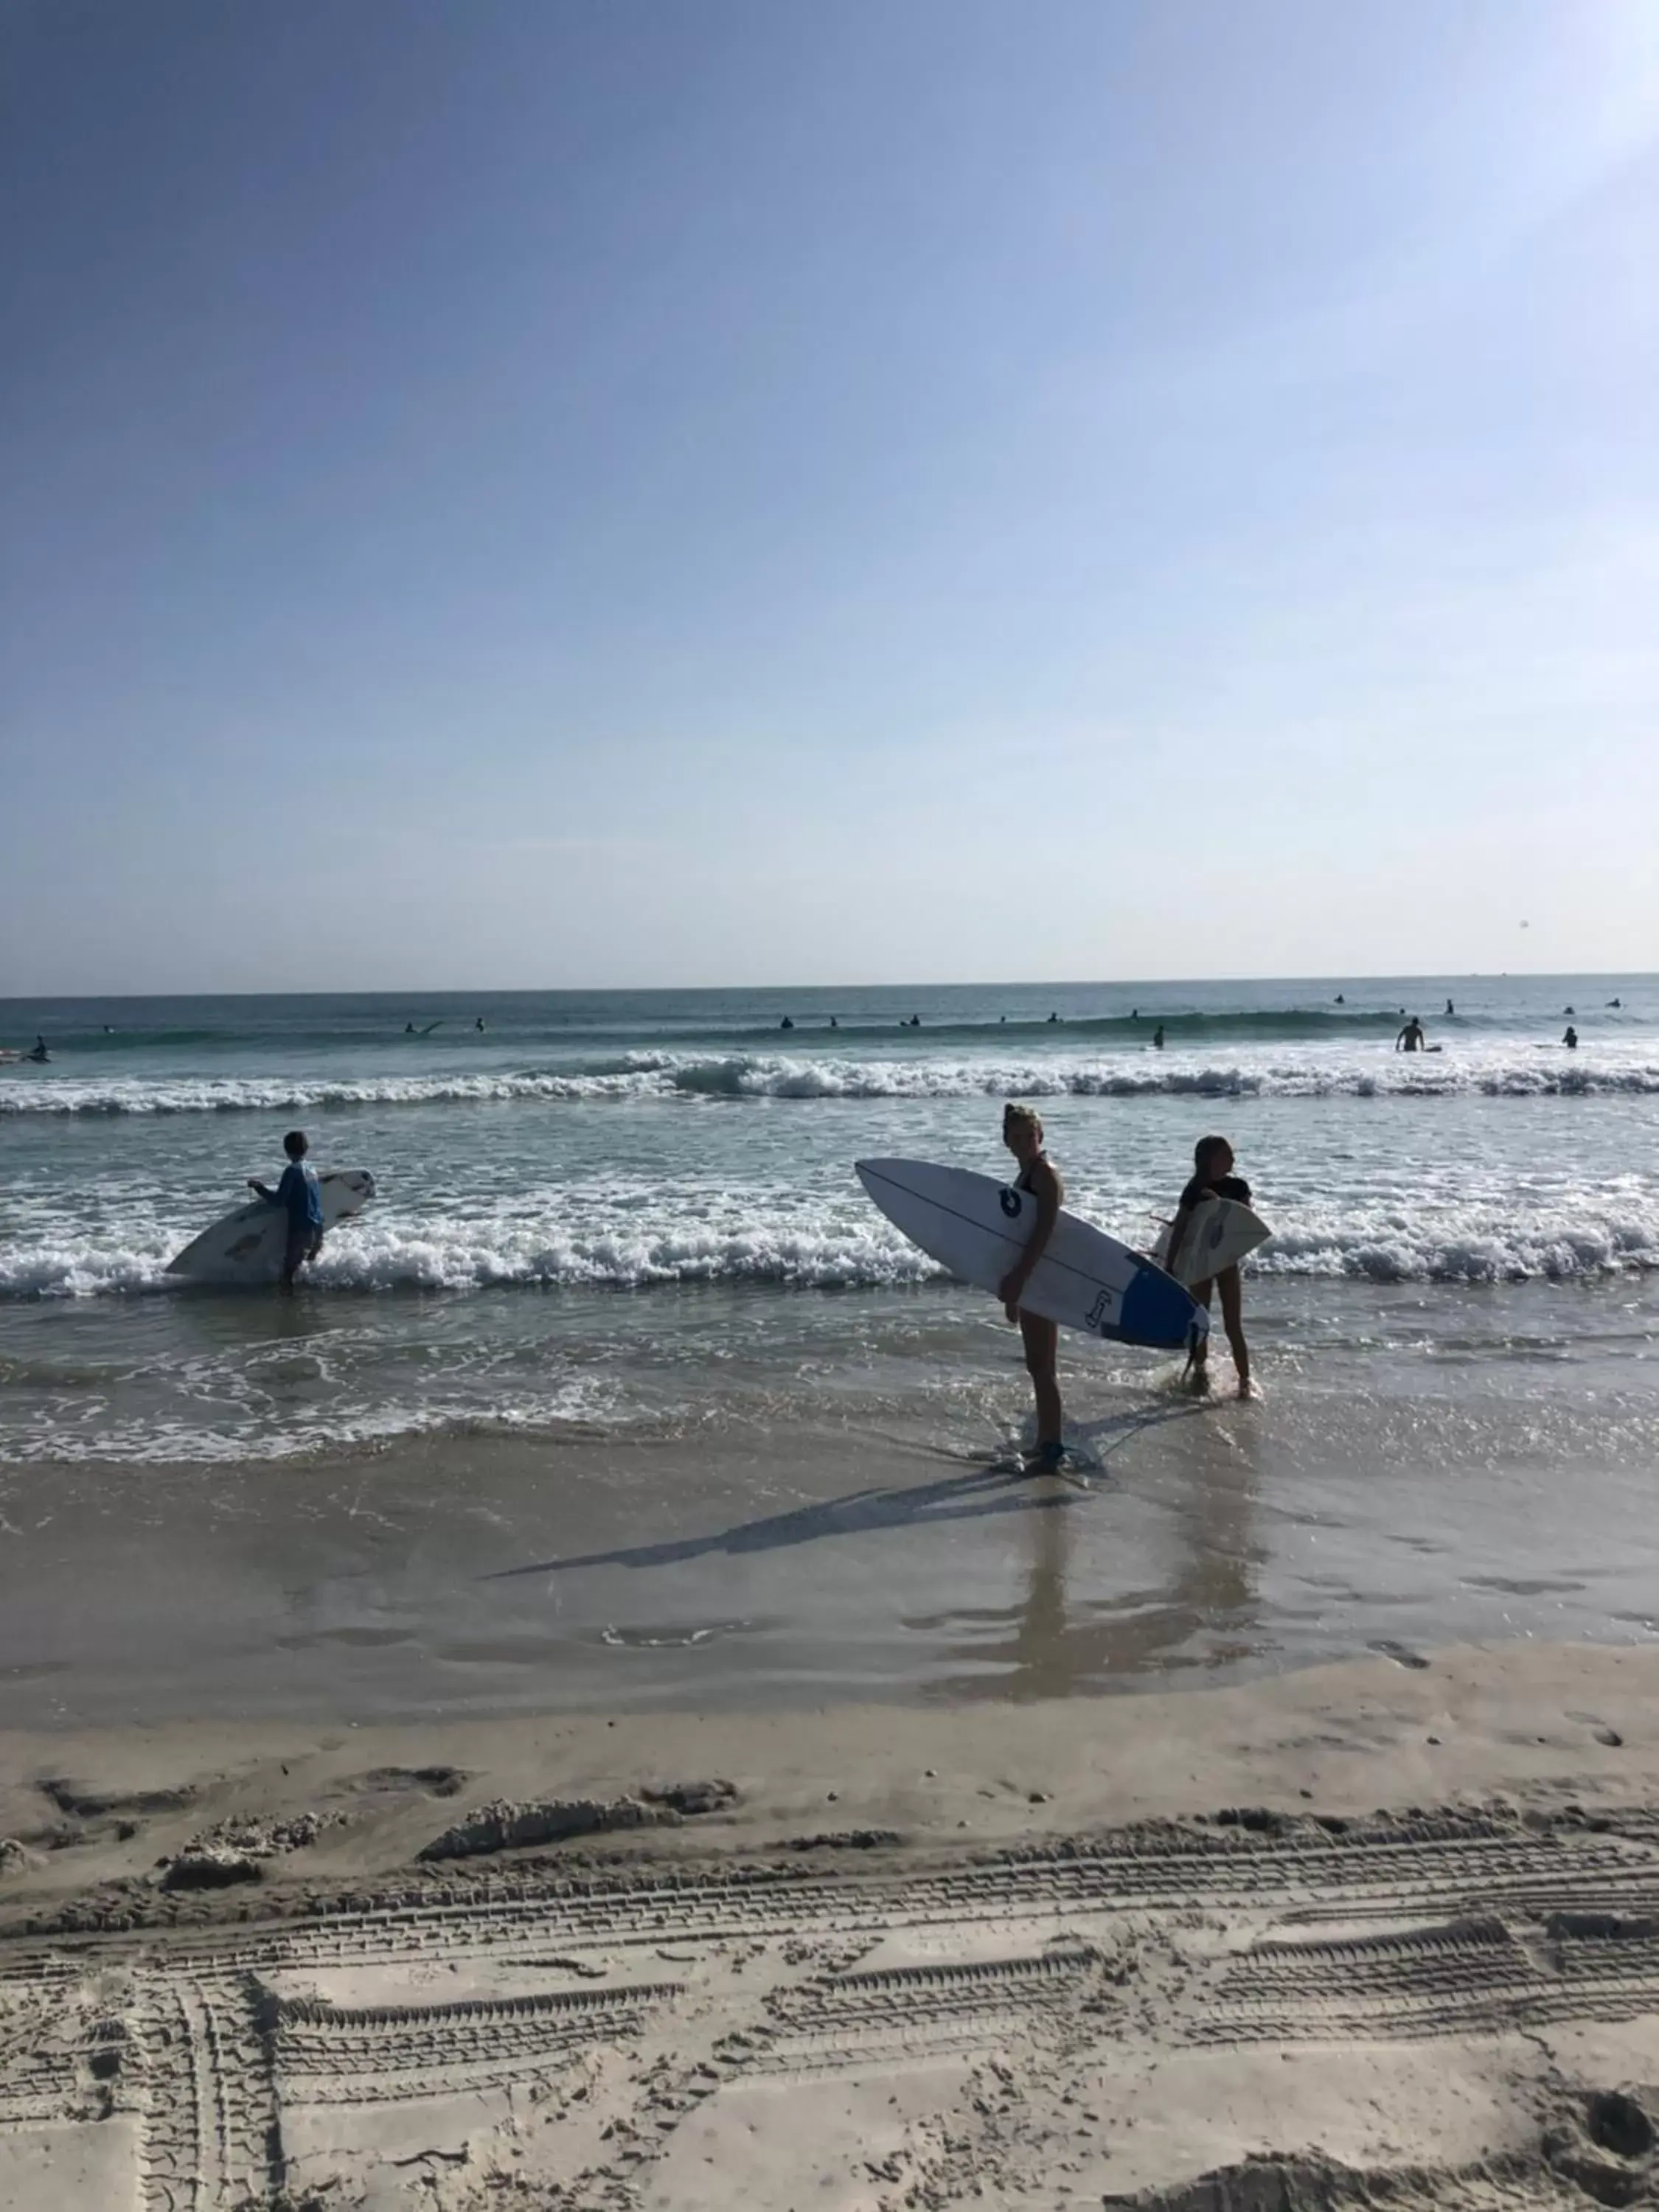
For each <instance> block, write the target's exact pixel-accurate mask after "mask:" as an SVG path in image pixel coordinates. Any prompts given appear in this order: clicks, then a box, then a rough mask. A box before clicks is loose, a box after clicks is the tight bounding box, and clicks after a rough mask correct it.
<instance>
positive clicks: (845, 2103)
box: [0, 1644, 1659, 2212]
mask: <svg viewBox="0 0 1659 2212" xmlns="http://www.w3.org/2000/svg"><path fill="white" fill-rule="evenodd" d="M1655 1711H1659V1651H1655V1650H1641V1651H1633V1650H1607V1649H1599V1648H1590V1647H1560V1646H1557V1647H1549V1646H1543V1645H1535V1644H1534V1645H1526V1646H1510V1647H1504V1648H1502V1649H1486V1650H1449V1651H1445V1652H1439V1653H1436V1654H1433V1655H1431V1656H1430V1657H1429V1659H1428V1661H1427V1663H1425V1664H1419V1665H1417V1666H1410V1667H1408V1666H1404V1665H1401V1664H1398V1663H1395V1662H1391V1661H1389V1660H1388V1659H1385V1658H1382V1657H1375V1658H1372V1659H1370V1660H1368V1661H1365V1662H1355V1663H1351V1664H1346V1665H1343V1666H1339V1667H1327V1668H1312V1669H1307V1670H1301V1671H1297V1672H1296V1673H1293V1674H1286V1675H1282V1676H1279V1677H1276V1678H1273V1679H1272V1680H1262V1681H1256V1682H1254V1683H1250V1684H1248V1685H1243V1686H1236V1687H1229V1688H1218V1689H1210V1690H1206V1691H1200V1692H1151V1693H1148V1695H1146V1696H1145V1697H1142V1698H1138V1699H1117V1700H1106V1701H1091V1700H1083V1699H1063V1700H1055V1701H1052V1702H1050V1703H1047V1704H1036V1705H1030V1706H1025V1707H1022V1708H1018V1709H1016V1708H1011V1707H1007V1706H1003V1707H987V1708H978V1709H960V1708H958V1709H942V1708H927V1707H923V1708H920V1709H918V1708H914V1707H913V1708H908V1709H904V1708H894V1707H891V1706H880V1707H876V1708H868V1707H865V1708H859V1707H843V1708H836V1709H830V1710H825V1711H821V1712H817V1713H811V1714H791V1715H785V1716H781V1715H765V1714H761V1715H754V1714H750V1715H743V1714H735V1713H730V1714H721V1715H712V1716H703V1717H687V1716H684V1715H676V1716H653V1715H637V1714H636V1715H617V1716H613V1717H610V1718H609V1719H605V1718H601V1717H598V1716H575V1717H565V1718H562V1719H558V1720H550V1719H547V1718H541V1719H531V1718H529V1717H509V1718H507V1719H503V1720H496V1721H482V1720H471V1721H469V1720H457V1719H449V1720H440V1721H434V1722H432V1723H428V1724H421V1723H397V1724H395V1725H385V1726H377V1727H372V1728H362V1729H343V1730H322V1729H316V1728H309V1727H304V1726H300V1725H297V1724H289V1725H281V1724H277V1723H265V1724H261V1725H259V1726H258V1727H256V1728H253V1729H232V1728H229V1727H227V1726H224V1725H222V1724H213V1723H199V1724H196V1725H191V1724H190V1723H178V1724H175V1725H173V1726H172V1727H170V1728H167V1729H149V1730H141V1731H137V1732H134V1731H126V1730H122V1731H108V1730H106V1731H79V1732H69V1733H64V1732H58V1731H46V1732H41V1733H34V1732H30V1733H23V1732H18V1731H10V1732H7V1733H6V1734H4V1735H0V1832H13V1833H15V1831H16V1830H17V1829H18V1828H19V1827H21V1826H26V1825H27V1821H28V1820H29V1819H30V1818H31V1817H32V1818H33V1820H35V1822H36V1823H37V1828H36V1831H35V1839H34V1841H33V1843H30V1844H25V1845H24V1847H23V1848H24V1850H25V1852H26V1853H27V1857H25V1858H24V1859H23V1860H21V1863H20V1862H19V1860H18V1858H17V1855H16V1854H15V1852H13V1853H8V1854H7V1857H8V1860H9V1870H7V1871H6V1872H5V1873H4V1874H3V1877H0V2006H3V2008H5V2012H6V2016H7V2019H8V2021H9V2024H10V2027H11V2029H12V2038H11V2041H10V2044H9V2047H8V2048H6V2049H5V2050H4V2051H0V2207H3V2208H4V2212H106V2208H107V2207H108V2206H111V2205H113V2204H116V2203H126V2202H129V2201H132V2202H142V2203H145V2204H148V2203H150V2202H151V2201H152V2199H153V2201H155V2202H157V2203H164V2202H167V2201H168V2197H169V2194H171V2197H172V2201H174V2202H190V2203H194V2204H196V2205H197V2206H199V2207H201V2208H203V2212H236V2208H239V2207H241V2206H244V2205H248V2204H270V2205H272V2206H274V2205H276V2204H278V2203H281V2204H284V2205H289V2206H295V2205H301V2206H307V2207H313V2206H314V2207H321V2208H325V2212H331V2208H333V2207H335V2206H337V2205H351V2206H359V2207H362V2208H365V2212H368V2208H374V2212H402V2208H404V2207H406V2206H413V2205H416V2204H420V2205H425V2206H433V2205H435V2206H438V2207H441V2208H444V2212H485V2208H495V2207H499V2206H501V2205H503V2204H505V2205H507V2206H511V2207H515V2208H519V2212H530V2208H532V2207H537V2208H548V2207H555V2206H556V2207H558V2208H560V2212H605V2208H622V2207H624V2206H626V2207H634V2208H638V2212H692V2208H696V2209H697V2212H701V2208H703V2207H705V2206H706V2207H708V2212H715V2208H716V2207H717V2206H721V2205H724V2206H729V2205H730V2204H731V2203H737V2202H741V2203H743V2204H744V2206H745V2208H749V2207H755V2208H757V2212H790V2208H792V2207H796V2206H799V2204H801V2203H805V2202H808V2201H810V2202H811V2203H815V2204H817V2203H825V2204H829V2205H834V2206H836V2207H841V2208H848V2212H854V2208H858V2209H859V2212H898V2209H899V2208H900V2207H902V2206H904V2205H906V2204H917V2205H920V2204H926V2205H927V2206H929V2207H932V2208H936V2212H948V2208H955V2207H957V2206H963V2207H965V2206H967V2205H969V2204H975V2205H979V2204H983V2203H986V2202H991V2203H1013V2202H1021V2201H1030V2202H1031V2203H1034V2204H1041V2205H1043V2206H1056V2207H1057V2206H1059V2205H1061V2204H1065V2203H1070V2202H1073V2201H1076V2202H1079V2203H1107V2204H1124V2205H1135V2206H1139V2207H1145V2208H1147V2212H1224V2208H1233V2207H1237V2206H1240V2205H1245V2206H1249V2207H1252V2208H1255V2207H1258V2206H1262V2207H1266V2206H1271V2207H1273V2208H1275V2212H1278V2208H1285V2212H1297V2208H1302V2207H1306V2208H1308V2212H1313V2208H1315V2207H1318V2208H1330V2207H1341V2206H1344V2205H1347V2204H1350V2203H1352V2204H1354V2205H1355V2206H1358V2205H1361V2204H1364V2203H1375V2202H1376V2201H1379V2199H1383V2200H1385V2201H1387V2202H1389V2203H1390V2204H1391V2205H1394V2206H1395V2207H1401V2208H1407V2212H1430V2208H1434V2212H1441V2208H1443V2212H1454V2208H1455V2212H1466V2208H1468V2207H1472V2206H1485V2205H1486V2204H1488V2203H1490V2204H1492V2205H1494V2206H1495V2205H1497V2204H1498V2203H1500V2202H1501V2203H1504V2204H1505V2205H1522V2206H1528V2207H1531V2206H1537V2207H1539V2208H1544V2207H1550V2208H1562V2212H1565V2208H1567V2207H1571V2206H1580V2205H1584V2204H1587V2203H1589V2202H1591V2201H1592V2200H1595V2201H1600V2202H1602V2203H1633V2202H1638V2201H1648V2193H1649V2189H1650V2180H1651V2179H1652V2172H1651V2169H1652V2166H1653V2155H1652V2148H1651V2144H1652V2125H1651V2118H1652V2117H1659V2093H1656V2092H1655V2090H1653V2089H1650V2088H1648V2087H1644V2085H1646V2084H1659V1947H1656V1945H1655V1944H1654V1943H1653V1942H1652V1941H1651V1936H1650V1931H1651V1929H1652V1927H1653V1925H1654V1920H1655V1907H1656V1905H1659V1809H1656V1808H1659V1728H1656V1727H1655V1724H1654V1722H1653V1715H1654V1713H1655ZM448 1770H455V1771H448ZM691 1784H703V1785H705V1787H704V1789H703V1790H702V1792H701V1793H698V1792H697V1791H696V1790H691V1789H690V1787H689V1785H691ZM715 1784H730V1785H731V1787H732V1791H733V1792H734V1793H735V1794H733V1795H731V1796H727V1795H726V1794H725V1793H724V1792H723V1791H722V1790H720V1789H719V1788H717V1787H715V1786H714V1785H715ZM43 1785H50V1786H49V1787H43ZM674 1785H678V1791H675V1794H676V1795H677V1796H678V1802H679V1803H680V1804H681V1805H682V1806H684V1808H686V1809H685V1810H684V1811H683V1812H682V1813H681V1814H679V1815H678V1817H677V1818H676V1817H670V1818H666V1819H665V1820H664V1821H663V1823H662V1824H661V1825H656V1824H653V1825H638V1824H634V1823H631V1822H630V1823H629V1824H628V1825H624V1826H621V1827H619V1828H617V1829H616V1830H615V1831H614V1832H607V1833H597V1834H596V1833H593V1832H585V1833H584V1832H575V1833H574V1834H573V1835H572V1838H571V1840H570V1841H569V1842H568V1844H563V1845H550V1844H545V1843H544V1844H542V1845H541V1846H539V1847H537V1848H532V1849H528V1850H501V1851H497V1852H493V1853H488V1854H484V1855H482V1856H474V1857H463V1858H459V1859H456V1858H441V1859H438V1860H433V1859H431V1858H426V1859H422V1857H419V1856H418V1855H419V1854H420V1853H422V1851H423V1850H428V1851H429V1850H430V1848H431V1846H432V1844H433V1843H434V1841H435V1838H438V1837H439V1836H440V1835H441V1834H442V1833H443V1832H444V1831H445V1830H447V1829H453V1828H457V1827H460V1828H463V1829H466V1828H467V1826H468V1822H467V1816H468V1815H469V1814H471V1813H472V1812H473V1811H475V1810H476V1809H477V1808H481V1807H485V1806H488V1805H489V1803H490V1802H491V1801H492V1800H497V1799H501V1798H514V1799H517V1800H518V1801H519V1802H520V1808H522V1806H523V1804H524V1802H525V1801H526V1799H533V1800H535V1801H536V1802H539V1803H540V1804H541V1805H542V1806H543V1807H544V1808H549V1807H563V1808H566V1809H567V1810H568V1809H570V1808H574V1807H577V1806H579V1805H581V1804H584V1803H594V1804H597V1803H602V1802H605V1801H606V1800H611V1801H612V1802H614V1801H615V1800H616V1799H617V1798H618V1797H623V1798H629V1799H631V1800H632V1802H634V1803H635V1806H645V1805H647V1804H648V1803H649V1802H650V1800H649V1799H648V1798H647V1796H646V1795H645V1793H646V1792H647V1791H648V1790H657V1791H661V1790H671V1791H673V1790H674ZM699 1805H706V1806H707V1807H708V1810H706V1811H699V1810H698V1809H696V1808H697V1807H698V1806H699ZM664 1809H665V1811H667V1812H668V1813H670V1814H671V1809H672V1808H664ZM306 1815H312V1816H315V1817H317V1818H319V1820H320V1821H321V1825H320V1826H317V1827H316V1828H315V1829H314V1830H312V1829H309V1828H307V1826H306V1825H305V1816H306ZM337 1815H343V1818H337V1817H335V1816H337ZM495 1817H496V1819H497V1820H498V1821H499V1820H500V1819H501V1814H500V1812H499V1810H498V1811H497V1814H496V1815H495ZM284 1823H287V1824H289V1825H288V1828H287V1831H286V1832H287V1834H288V1836H289V1838H293V1837H295V1836H298V1837H301V1838H307V1837H308V1838H309V1839H308V1840H301V1841H299V1842H298V1843H297V1844H295V1847H294V1848H291V1849H289V1850H278V1851H276V1854H275V1855H274V1856H272V1857H269V1858H266V1859H258V1858H257V1857H255V1858H254V1859H253V1865H254V1871H253V1873H252V1875H248V1876H247V1877H246V1878H244V1879H240V1880H236V1881H229V1882H228V1883H227V1884H226V1886H223V1887H217V1886H216V1887H194V1886H191V1887H168V1886H167V1884H168V1881H169V1877H168V1876H167V1874H166V1872H165V1870H164V1868H163V1866H162V1865H161V1864H160V1863H158V1862H173V1863H177V1855H178V1854H179V1853H180V1852H181V1851H185V1847H186V1845H187V1844H189V1842H190V1839H191V1838H192V1837H199V1836H203V1835H204V1834H205V1835H207V1836H209V1837H210V1838H213V1837H216V1838H218V1839H219V1840H218V1843H217V1845H216V1848H218V1849H219V1850H221V1851H222V1852H223V1851H226V1850H232V1849H234V1846H233V1845H228V1844H226V1842H225V1840H224V1839H225V1838H227V1837H228V1836H232V1835H240V1838H241V1839H242V1844H243V1845H244V1846H246V1843H247V1839H248V1838H250V1837H252V1835H253V1834H254V1832H255V1831H256V1830H257V1829H258V1828H260V1827H263V1830H264V1836H265V1838H266V1840H267V1842H270V1841H271V1840H272V1839H277V1840H280V1839H281V1837H282V1834H283V1824H284ZM123 1827H126V1828H128V1829H129V1830H130V1831H131V1832H128V1833H126V1834H125V1835H123V1834H122V1833H120V1832H119V1831H120V1830H121V1829H122V1828H123ZM46 1828H51V1829H53V1830H55V1831H56V1842H57V1847H56V1848H55V1849H54V1848H50V1844H49V1839H48V1838H47V1836H46V1834H45V1833H44V1832H42V1830H43V1829H46ZM76 1832H78V1839H77V1837H76ZM186 1856H188V1854H186ZM1644 2130H1645V2131H1646V2132H1645V2133H1644ZM158 2189H159V2190H160V2191H161V2194H160V2195H156V2194H155V2192H156V2191H157V2190H158Z"/></svg>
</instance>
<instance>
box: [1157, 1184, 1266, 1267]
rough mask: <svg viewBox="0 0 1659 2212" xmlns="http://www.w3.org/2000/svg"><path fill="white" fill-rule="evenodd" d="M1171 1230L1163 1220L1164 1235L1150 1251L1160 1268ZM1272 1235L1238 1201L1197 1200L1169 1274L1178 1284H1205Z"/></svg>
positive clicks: (1235, 1263) (1233, 1265) (1232, 1199)
mask: <svg viewBox="0 0 1659 2212" xmlns="http://www.w3.org/2000/svg"><path fill="white" fill-rule="evenodd" d="M1174 1227H1175V1224H1174V1223H1173V1222H1172V1221H1166V1222H1165V1223H1164V1233H1163V1235H1162V1236H1161V1237H1159V1238H1158V1243H1156V1245H1154V1247H1153V1248H1152V1257H1153V1259H1155V1260H1156V1261H1157V1262H1158V1266H1159V1267H1167V1266H1168V1264H1169V1262H1168V1259H1167V1256H1166V1255H1167V1254H1168V1252H1169V1249H1170V1231H1172V1230H1173V1229H1174ZM1272 1235H1273V1231H1272V1230H1271V1229H1269V1228H1268V1226H1267V1223H1266V1222H1265V1221H1263V1220H1262V1219H1261V1217H1260V1215H1259V1214H1255V1213H1252V1212H1251V1211H1250V1209H1249V1206H1246V1205H1244V1204H1243V1201H1242V1200H1239V1199H1237V1198H1205V1199H1200V1200H1199V1202H1198V1204H1197V1205H1196V1206H1194V1208H1193V1218H1192V1219H1191V1221H1190V1222H1188V1225H1187V1234H1186V1235H1185V1237H1182V1240H1181V1250H1180V1251H1179V1253H1178V1254H1177V1255H1176V1265H1175V1267H1174V1268H1173V1269H1172V1270H1171V1273H1173V1274H1174V1276H1175V1279H1176V1281H1177V1282H1178V1283H1207V1282H1208V1281H1209V1280H1210V1279H1211V1277H1212V1276H1213V1275H1218V1274H1219V1273H1221V1271H1222V1269H1223V1268H1224V1267H1236V1266H1237V1263H1238V1261H1241V1260H1242V1259H1243V1257H1244V1255H1245V1254H1246V1253H1247V1252H1254V1251H1255V1249H1256V1246H1257V1245H1258V1244H1265V1243H1267V1239H1268V1238H1269V1237H1271V1236H1272Z"/></svg>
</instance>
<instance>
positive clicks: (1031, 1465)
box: [997, 1105, 1066, 1474]
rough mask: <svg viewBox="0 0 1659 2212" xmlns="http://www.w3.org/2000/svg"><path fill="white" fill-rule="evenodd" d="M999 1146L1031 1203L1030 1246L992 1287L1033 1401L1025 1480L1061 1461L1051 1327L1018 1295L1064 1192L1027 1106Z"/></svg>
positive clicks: (1015, 1114) (1009, 1112)
mask: <svg viewBox="0 0 1659 2212" xmlns="http://www.w3.org/2000/svg"><path fill="white" fill-rule="evenodd" d="M1002 1141H1003V1143H1004V1144H1005V1145H1006V1146H1007V1147H1008V1149H1009V1151H1010V1152H1012V1154H1013V1156H1014V1158H1016V1159H1017V1160H1018V1162H1019V1173H1018V1176H1016V1177H1015V1178H1014V1188H1015V1189H1016V1190H1023V1191H1028V1192H1029V1193H1030V1195H1031V1196H1032V1197H1033V1198H1034V1199H1036V1228H1035V1229H1033V1230H1032V1231H1031V1236H1030V1243H1028V1244H1027V1245H1026V1247H1025V1249H1024V1251H1023V1252H1022V1253H1021V1254H1020V1255H1019V1258H1018V1261H1017V1262H1016V1263H1015V1265H1014V1266H1013V1267H1011V1268H1010V1269H1009V1270H1008V1273H1006V1275H1005V1276H1004V1277H1003V1279H1002V1280H1001V1281H1000V1283H999V1284H998V1285H997V1296H998V1297H1000V1299H1001V1300H1002V1308H1003V1311H1004V1312H1005V1313H1006V1315H1007V1316H1008V1318H1009V1320H1010V1321H1011V1322H1014V1323H1015V1325H1016V1326H1017V1327H1018V1330H1019V1333H1020V1335H1021V1337H1022V1339H1023V1340H1024V1345H1025V1370H1026V1372H1027V1374H1029V1375H1030V1378H1031V1389H1032V1390H1033V1392H1034V1393H1035V1394H1036V1424H1037V1436H1036V1450H1035V1451H1034V1452H1033V1453H1032V1454H1031V1455H1030V1458H1029V1459H1028V1460H1027V1461H1026V1462H1025V1472H1026V1473H1027V1474H1059V1472H1060V1462H1061V1461H1062V1460H1063V1459H1064V1458H1065V1456H1066V1445H1065V1443H1064V1441H1063V1436H1062V1427H1063V1425H1062V1421H1061V1417H1060V1378H1059V1376H1058V1375H1057V1374H1056V1372H1055V1360H1056V1357H1057V1354H1058V1352H1059V1346H1060V1329H1059V1328H1058V1326H1057V1325H1056V1323H1054V1322H1051V1321H1044V1320H1043V1318H1042V1315H1041V1314H1031V1313H1022V1312H1021V1311H1020V1306H1019V1300H1020V1293H1021V1292H1022V1291H1024V1288H1025V1285H1026V1284H1027V1283H1029V1282H1030V1279H1031V1270H1032V1269H1033V1268H1034V1267H1036V1263H1037V1261H1039V1260H1040V1259H1041V1258H1042V1255H1043V1251H1044V1249H1045V1247H1046V1246H1047V1244H1048V1239H1049V1238H1050V1237H1052V1236H1053V1235H1054V1223H1055V1221H1056V1220H1057V1219H1058V1218H1059V1215H1060V1207H1061V1206H1063V1205H1064V1204H1065V1203H1066V1186H1065V1185H1064V1184H1063V1183H1062V1182H1061V1181H1060V1175H1059V1172H1058V1170H1056V1168H1055V1166H1054V1162H1053V1161H1052V1160H1051V1159H1050V1158H1048V1154H1047V1152H1044V1151H1043V1149H1042V1118H1041V1116H1040V1115H1037V1114H1036V1113H1035V1112H1034V1111H1033V1110H1032V1109H1031V1108H1030V1107H1029V1106H1012V1105H1010V1106H1005V1107H1004V1108H1003V1109H1002Z"/></svg>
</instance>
